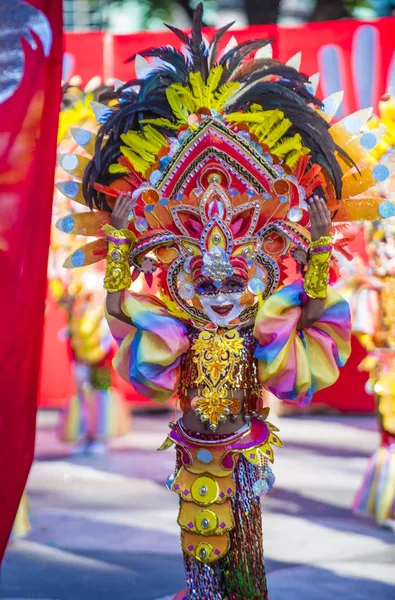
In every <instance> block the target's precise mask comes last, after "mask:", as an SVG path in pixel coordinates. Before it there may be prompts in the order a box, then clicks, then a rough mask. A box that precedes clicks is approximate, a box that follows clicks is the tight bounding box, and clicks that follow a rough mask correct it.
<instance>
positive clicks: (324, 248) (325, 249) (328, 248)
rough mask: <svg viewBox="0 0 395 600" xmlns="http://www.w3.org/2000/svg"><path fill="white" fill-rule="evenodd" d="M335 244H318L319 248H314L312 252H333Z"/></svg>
mask: <svg viewBox="0 0 395 600" xmlns="http://www.w3.org/2000/svg"><path fill="white" fill-rule="evenodd" d="M332 248H333V246H317V248H313V249H312V251H311V254H321V253H324V252H332Z"/></svg>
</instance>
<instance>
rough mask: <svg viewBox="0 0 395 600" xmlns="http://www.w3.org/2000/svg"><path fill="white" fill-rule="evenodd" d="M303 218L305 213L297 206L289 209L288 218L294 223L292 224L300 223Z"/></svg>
mask: <svg viewBox="0 0 395 600" xmlns="http://www.w3.org/2000/svg"><path fill="white" fill-rule="evenodd" d="M302 217H303V212H302V211H301V209H300V208H298V207H297V206H293V207H292V208H290V209H289V211H288V213H287V218H288V219H289V220H290V221H292V223H299V221H301V219H302Z"/></svg>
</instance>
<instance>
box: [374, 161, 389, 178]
mask: <svg viewBox="0 0 395 600" xmlns="http://www.w3.org/2000/svg"><path fill="white" fill-rule="evenodd" d="M372 175H373V177H374V178H375V180H376V181H379V182H382V181H385V180H386V179H387V177H389V175H390V170H389V168H388V167H387V166H386V165H376V166H375V167H374V168H373V170H372Z"/></svg>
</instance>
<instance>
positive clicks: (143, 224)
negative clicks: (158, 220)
mask: <svg viewBox="0 0 395 600" xmlns="http://www.w3.org/2000/svg"><path fill="white" fill-rule="evenodd" d="M134 226H135V228H136V229H137V231H140V232H143V231H146V230H147V229H148V222H147V220H146V219H144V217H139V218H138V219H136V221H135V224H134Z"/></svg>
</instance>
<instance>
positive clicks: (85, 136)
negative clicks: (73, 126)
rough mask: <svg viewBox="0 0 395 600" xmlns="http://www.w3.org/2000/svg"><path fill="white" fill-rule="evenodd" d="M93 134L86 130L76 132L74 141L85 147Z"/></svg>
mask: <svg viewBox="0 0 395 600" xmlns="http://www.w3.org/2000/svg"><path fill="white" fill-rule="evenodd" d="M91 137H92V134H91V132H90V131H87V130H86V129H77V130H76V131H75V132H74V139H75V141H76V142H77V144H79V145H80V146H85V145H86V144H87V143H88V142H89V140H90V139H91Z"/></svg>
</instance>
